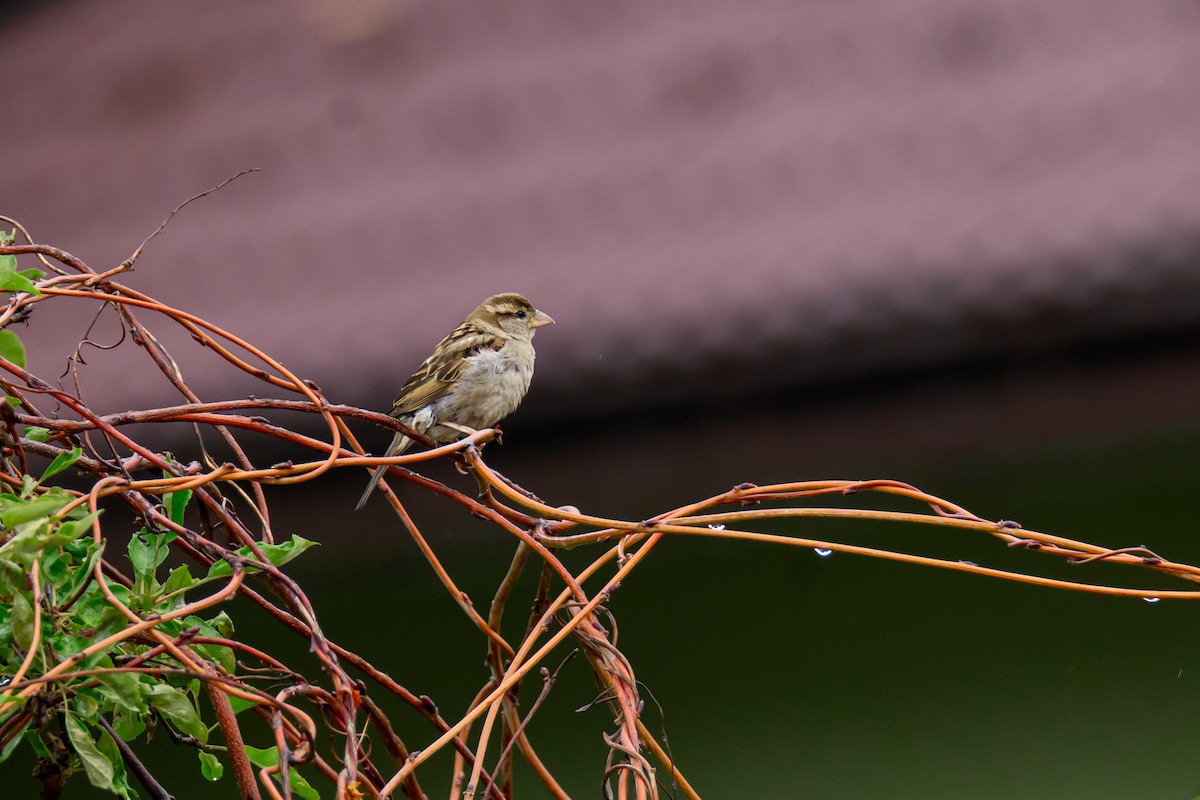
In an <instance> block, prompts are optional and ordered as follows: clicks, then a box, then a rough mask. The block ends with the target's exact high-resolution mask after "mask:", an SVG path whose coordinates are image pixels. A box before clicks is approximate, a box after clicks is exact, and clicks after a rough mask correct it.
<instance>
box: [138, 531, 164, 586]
mask: <svg viewBox="0 0 1200 800" xmlns="http://www.w3.org/2000/svg"><path fill="white" fill-rule="evenodd" d="M174 540H175V533H174V532H170V533H150V532H149V531H146V530H144V529H143V530H140V531H138V532H137V533H135V534H134V535H133V536H131V537H130V539H129V562H130V563H131V564H133V574H134V577H135V578H137V579H138V580H139V581H144V582H145V583H146V584H147V585H149V583H150V581H151V579H153V577H154V571H155V570H157V569H158V566H159V564H162V562H163V561H164V560H166V558H167V554H168V553H170V552H171V549H170V548H169V547H168V546H167V545H168V544H170V543H171V542H173V541H174Z"/></svg>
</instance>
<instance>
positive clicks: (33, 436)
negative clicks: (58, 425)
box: [14, 398, 50, 442]
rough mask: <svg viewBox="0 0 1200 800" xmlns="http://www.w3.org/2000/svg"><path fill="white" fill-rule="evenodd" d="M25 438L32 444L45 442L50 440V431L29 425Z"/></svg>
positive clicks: (26, 428)
mask: <svg viewBox="0 0 1200 800" xmlns="http://www.w3.org/2000/svg"><path fill="white" fill-rule="evenodd" d="M14 399H16V398H14ZM24 436H25V438H26V439H28V440H29V441H31V442H44V441H46V440H48V439H49V438H50V429H49V428H43V427H41V426H40V425H27V426H26V427H25V433H24Z"/></svg>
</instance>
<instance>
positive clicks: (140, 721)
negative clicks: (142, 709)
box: [112, 711, 146, 742]
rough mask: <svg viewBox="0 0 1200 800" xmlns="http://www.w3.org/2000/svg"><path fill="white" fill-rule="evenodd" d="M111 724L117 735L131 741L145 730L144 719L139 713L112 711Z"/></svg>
mask: <svg viewBox="0 0 1200 800" xmlns="http://www.w3.org/2000/svg"><path fill="white" fill-rule="evenodd" d="M112 726H113V730H114V731H116V732H117V736H120V737H121V738H122V739H124V740H125V741H127V742H132V741H133V740H134V739H136V738H138V737H139V736H141V735H142V732H143V731H145V730H146V719H145V718H144V717H143V716H142V715H141V714H131V713H129V712H128V711H116V712H114V713H113V720H112Z"/></svg>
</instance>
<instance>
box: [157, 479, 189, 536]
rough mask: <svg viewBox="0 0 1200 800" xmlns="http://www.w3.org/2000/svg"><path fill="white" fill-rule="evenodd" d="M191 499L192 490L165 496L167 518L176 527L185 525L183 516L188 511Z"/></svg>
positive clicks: (170, 493)
mask: <svg viewBox="0 0 1200 800" xmlns="http://www.w3.org/2000/svg"><path fill="white" fill-rule="evenodd" d="M168 477H169V476H168ZM191 499H192V490H191V489H184V490H183V491H181V492H168V493H167V494H165V495H164V496H163V504H164V505H165V506H166V507H167V516H168V517H170V518H171V521H172V522H174V523H175V524H176V525H182V524H183V514H184V512H185V511H186V510H187V505H188V503H189V502H190V501H191Z"/></svg>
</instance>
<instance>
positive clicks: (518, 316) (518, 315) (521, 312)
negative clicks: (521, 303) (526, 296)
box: [517, 311, 525, 319]
mask: <svg viewBox="0 0 1200 800" xmlns="http://www.w3.org/2000/svg"><path fill="white" fill-rule="evenodd" d="M517 319H525V312H524V311H518V312H517Z"/></svg>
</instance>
